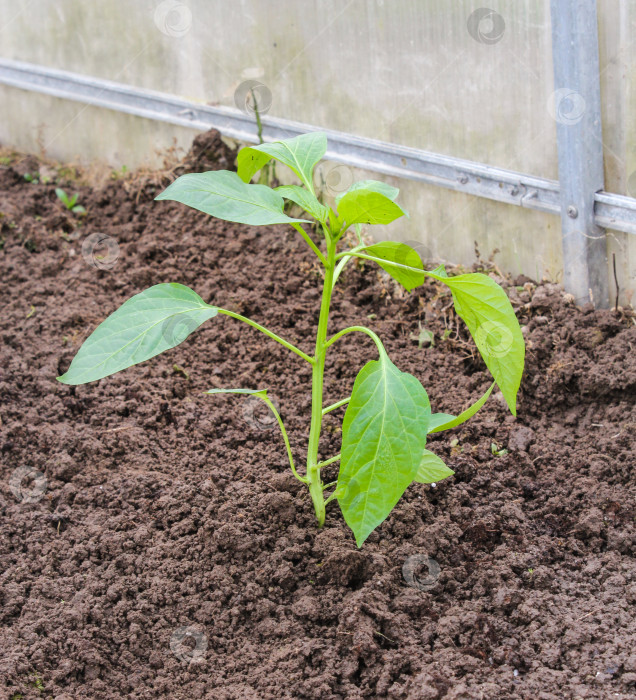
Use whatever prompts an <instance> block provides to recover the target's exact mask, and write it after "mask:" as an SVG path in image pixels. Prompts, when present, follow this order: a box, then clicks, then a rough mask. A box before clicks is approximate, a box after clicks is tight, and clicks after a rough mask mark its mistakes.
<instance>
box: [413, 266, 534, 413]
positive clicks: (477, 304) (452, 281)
mask: <svg viewBox="0 0 636 700" xmlns="http://www.w3.org/2000/svg"><path fill="white" fill-rule="evenodd" d="M426 274H427V275H429V276H431V277H434V278H435V279H437V280H439V281H440V282H443V283H444V284H446V285H448V287H449V288H450V290H451V292H452V294H453V300H454V302H455V311H456V312H457V314H458V316H459V317H460V318H461V319H463V321H464V323H465V324H466V325H467V326H468V330H469V331H470V334H471V335H472V337H473V340H474V341H475V344H476V345H477V348H478V349H479V352H480V353H481V356H482V357H483V358H484V362H485V363H486V366H487V367H488V369H489V370H490V372H491V374H492V376H493V377H494V378H495V381H496V382H497V385H498V386H499V388H500V389H501V393H502V394H503V396H504V398H505V399H506V403H507V404H508V407H509V408H510V411H511V413H512V414H513V415H517V408H516V403H517V392H518V390H519V386H520V384H521V375H522V374H523V365H524V357H525V344H524V341H523V335H522V333H521V328H520V327H519V322H518V321H517V317H516V316H515V312H514V309H513V308H512V304H511V303H510V300H509V299H508V296H507V295H506V292H504V290H503V289H502V288H501V287H500V286H499V285H498V284H497V283H496V282H495V281H494V280H493V279H491V278H490V277H488V276H487V275H483V274H481V273H470V274H467V275H458V276H457V277H445V276H443V275H441V274H436V273H434V272H427V273H426Z"/></svg>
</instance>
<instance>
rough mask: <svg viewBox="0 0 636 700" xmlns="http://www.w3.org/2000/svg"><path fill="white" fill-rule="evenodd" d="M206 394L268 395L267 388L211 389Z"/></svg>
mask: <svg viewBox="0 0 636 700" xmlns="http://www.w3.org/2000/svg"><path fill="white" fill-rule="evenodd" d="M205 393H206V394H253V395H255V396H267V389H209V390H208V391H206V392H205Z"/></svg>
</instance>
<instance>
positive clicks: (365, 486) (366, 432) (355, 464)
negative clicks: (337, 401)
mask: <svg viewBox="0 0 636 700" xmlns="http://www.w3.org/2000/svg"><path fill="white" fill-rule="evenodd" d="M430 412H431V407H430V403H429V400H428V396H427V395H426V391H425V390H424V387H423V386H422V385H421V384H420V382H419V381H418V380H417V379H416V378H415V377H413V376H412V375H410V374H407V373H406V372H401V371H400V370H399V369H398V368H397V367H396V366H395V365H394V364H393V363H392V362H391V361H390V360H389V358H388V357H387V356H386V355H384V354H382V355H381V357H380V360H374V361H372V362H368V363H367V364H366V365H365V366H364V367H363V368H362V370H360V373H359V374H358V376H357V377H356V381H355V383H354V385H353V391H352V393H351V399H350V400H349V405H348V406H347V411H346V413H345V417H344V421H343V426H342V451H341V456H340V473H339V476H338V486H337V491H336V492H337V494H338V496H337V497H338V502H339V503H340V508H341V510H342V514H343V515H344V518H345V520H346V522H347V524H348V525H349V527H350V528H351V529H352V530H353V533H354V535H355V538H356V543H357V545H358V547H360V546H361V545H362V543H363V542H364V541H365V540H366V538H367V537H368V536H369V535H370V534H371V532H373V530H374V529H375V528H376V527H377V526H378V525H380V523H382V522H383V521H384V520H385V519H386V517H387V516H388V515H389V513H390V512H391V510H392V509H393V507H394V506H395V504H396V503H397V502H398V500H399V499H400V497H401V496H402V494H403V493H404V491H405V489H406V488H407V487H408V485H409V484H410V483H411V482H412V481H413V479H414V478H415V476H416V474H417V471H418V469H419V467H420V462H421V458H422V452H423V451H424V448H425V446H426V433H427V428H428V419H429V416H430Z"/></svg>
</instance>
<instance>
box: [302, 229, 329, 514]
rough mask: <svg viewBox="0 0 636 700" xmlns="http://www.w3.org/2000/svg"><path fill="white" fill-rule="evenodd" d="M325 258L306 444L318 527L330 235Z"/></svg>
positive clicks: (321, 510)
mask: <svg viewBox="0 0 636 700" xmlns="http://www.w3.org/2000/svg"><path fill="white" fill-rule="evenodd" d="M325 238H326V240H327V260H326V265H325V281H324V286H323V290H322V301H321V303H320V318H319V320H318V332H317V334H316V354H315V355H314V360H313V362H314V364H313V370H312V384H311V425H310V428H309V445H308V447H307V477H308V479H309V493H310V495H311V499H312V501H313V504H314V510H315V511H316V518H318V526H319V527H322V526H323V525H324V524H325V499H324V497H323V493H322V483H321V481H320V465H319V464H318V445H319V442H320V430H321V428H322V391H323V382H324V372H325V355H326V352H327V342H326V341H327V324H328V322H329V307H330V305H331V291H332V287H333V275H334V268H335V262H334V260H335V255H336V245H335V243H334V242H333V241H332V240H331V237H330V236H328V235H326V236H325Z"/></svg>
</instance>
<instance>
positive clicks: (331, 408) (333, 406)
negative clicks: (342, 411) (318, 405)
mask: <svg viewBox="0 0 636 700" xmlns="http://www.w3.org/2000/svg"><path fill="white" fill-rule="evenodd" d="M349 401H351V397H350V396H347V398H346V399H341V400H340V401H337V402H336V403H332V404H331V406H327V408H323V409H322V415H323V416H324V415H326V414H327V413H329V412H330V411H335V410H336V409H337V408H340V406H345V405H346V404H348V403H349Z"/></svg>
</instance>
